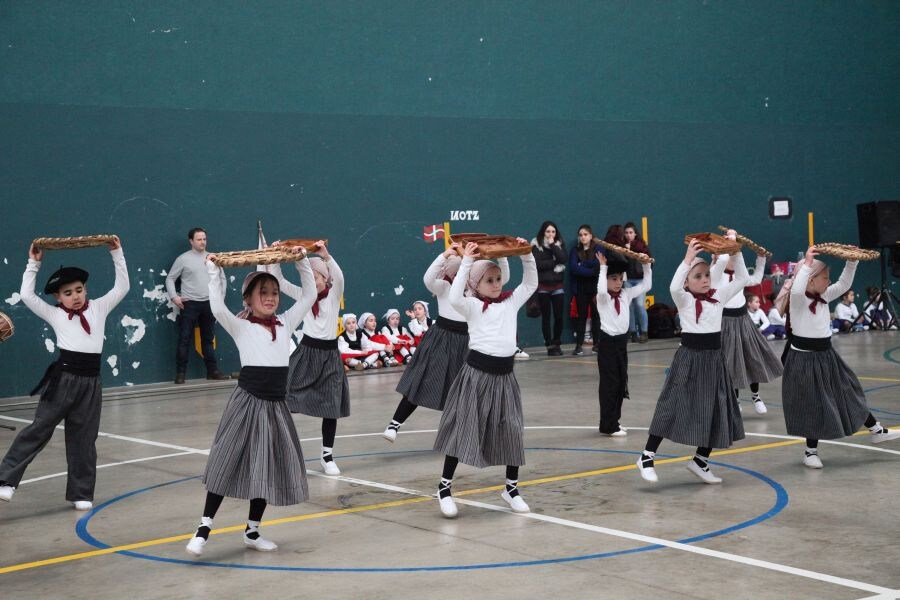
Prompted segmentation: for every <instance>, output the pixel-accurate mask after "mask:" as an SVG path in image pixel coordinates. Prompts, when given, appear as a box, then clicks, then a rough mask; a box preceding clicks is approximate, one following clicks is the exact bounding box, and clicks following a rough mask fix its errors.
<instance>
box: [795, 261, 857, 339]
mask: <svg viewBox="0 0 900 600" xmlns="http://www.w3.org/2000/svg"><path fill="white" fill-rule="evenodd" d="M857 264H859V263H858V262H857V261H855V260H848V261H847V264H846V265H845V266H844V271H843V272H842V273H841V277H840V279H838V280H837V282H835V283H832V284H831V285H829V286H828V289H826V290H825V293H824V294H822V300H824V301H825V302H826V303H827V302H831V301H832V300H834V299H836V298H840V297H841V296H842V295H843V294H844V292H846V291H847V290H849V289H850V286H851V285H853V277H854V276H855V275H856V265H857ZM811 274H812V268H811V267H809V266H808V265H807V264H806V263H805V262H804V263H803V266H801V267H800V270H799V271H797V275H795V276H794V284H793V286H792V287H791V329H792V330H793V333H794V335H798V336H800V337H806V338H827V337H831V314H830V313H829V312H828V304H817V305H816V312H815V314H813V312H812V311H811V310H810V309H809V305H810V304H811V303H812V300H810V299H809V298H807V297H806V286H807V285H808V284H809V277H810V275H811Z"/></svg>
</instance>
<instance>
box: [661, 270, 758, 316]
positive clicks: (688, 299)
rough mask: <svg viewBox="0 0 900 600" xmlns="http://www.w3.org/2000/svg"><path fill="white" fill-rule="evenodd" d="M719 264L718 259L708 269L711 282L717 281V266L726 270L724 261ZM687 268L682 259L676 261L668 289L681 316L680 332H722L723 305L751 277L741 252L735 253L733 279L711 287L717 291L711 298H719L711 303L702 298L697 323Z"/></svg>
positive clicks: (726, 279) (738, 291)
mask: <svg viewBox="0 0 900 600" xmlns="http://www.w3.org/2000/svg"><path fill="white" fill-rule="evenodd" d="M719 263H723V261H721V260H719V261H717V263H716V265H713V267H712V268H711V270H710V277H711V279H712V281H716V276H715V271H716V270H717V268H718V270H720V271H724V269H725V267H724V263H723V264H722V265H720V264H719ZM690 270H691V268H690V267H689V266H688V265H687V264H685V262H684V261H681V262H680V263H679V264H678V269H677V270H676V271H675V276H674V277H672V283H671V284H670V285H669V292H671V294H672V300H673V301H674V302H675V306H676V307H678V314H679V315H680V317H681V318H680V321H681V331H683V332H685V333H715V332H717V331H722V310H723V309H724V308H725V303H726V302H728V300H730V299H731V298H732V297H733V296H734V295H735V294H739V293H740V292H741V290H743V289H744V284H745V283H746V282H747V280H748V279H750V274H749V273H747V266H746V265H745V264H744V257H743V256H741V254H740V253H738V254H737V255H736V256H735V261H734V280H733V281H730V282H728V278H727V277H726V278H725V281H726V283H725V285H723V286H721V287H718V288H717V287H715V286H714V287H713V288H712V289H715V290H716V291H715V293H714V294H713V298H714V299H715V300H718V302H717V303H716V304H713V303H711V302H706V301H703V303H702V304H703V312H701V313H700V320H699V322H698V321H697V317H696V311H695V300H694V296H693V295H692V294H691V293H690V292H689V291H687V290H686V289H685V280H686V279H687V275H688V273H689V272H690Z"/></svg>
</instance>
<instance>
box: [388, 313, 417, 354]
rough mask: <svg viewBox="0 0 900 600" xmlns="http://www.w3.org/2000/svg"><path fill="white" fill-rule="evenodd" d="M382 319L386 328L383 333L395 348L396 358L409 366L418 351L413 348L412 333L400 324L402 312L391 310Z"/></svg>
mask: <svg viewBox="0 0 900 600" xmlns="http://www.w3.org/2000/svg"><path fill="white" fill-rule="evenodd" d="M382 318H383V319H384V327H382V328H381V333H382V335H384V337H386V338H387V339H388V341H390V342H391V343H392V344H393V345H394V346H395V348H394V358H395V359H397V361H399V362H401V363H403V364H405V365H408V364H409V363H410V361H411V360H412V356H413V353H414V352H415V351H416V349H415V347H414V346H413V341H414V340H413V335H412V333H410V332H409V329H407V328H406V327H404V326H403V325H402V324H401V323H400V311H399V310H397V309H396V308H389V309H388V310H387V312H386V313H384V315H383V316H382Z"/></svg>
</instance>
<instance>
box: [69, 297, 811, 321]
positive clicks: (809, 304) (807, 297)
mask: <svg viewBox="0 0 900 600" xmlns="http://www.w3.org/2000/svg"><path fill="white" fill-rule="evenodd" d="M806 297H807V298H809V299H810V300H812V302H810V303H809V310H811V311H812V314H816V304H828V303H827V302H825V301H824V300H822V296H821V294H819V292H814V293H809V292H806ZM70 318H71V317H70Z"/></svg>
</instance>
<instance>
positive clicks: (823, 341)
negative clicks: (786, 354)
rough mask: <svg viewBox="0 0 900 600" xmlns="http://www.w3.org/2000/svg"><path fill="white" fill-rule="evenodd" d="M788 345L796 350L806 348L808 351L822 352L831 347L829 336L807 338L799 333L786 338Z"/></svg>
mask: <svg viewBox="0 0 900 600" xmlns="http://www.w3.org/2000/svg"><path fill="white" fill-rule="evenodd" d="M788 341H789V342H790V345H791V346H793V347H794V348H796V349H797V350H807V351H810V352H824V351H825V350H830V349H831V338H830V337H824V338H807V337H800V336H799V335H791V337H790V338H789V339H788Z"/></svg>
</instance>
